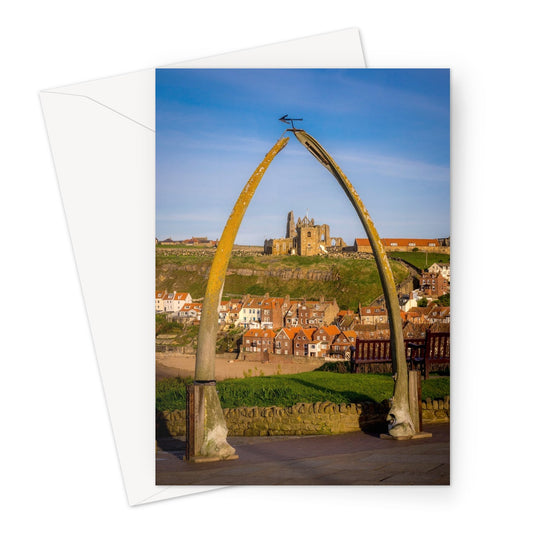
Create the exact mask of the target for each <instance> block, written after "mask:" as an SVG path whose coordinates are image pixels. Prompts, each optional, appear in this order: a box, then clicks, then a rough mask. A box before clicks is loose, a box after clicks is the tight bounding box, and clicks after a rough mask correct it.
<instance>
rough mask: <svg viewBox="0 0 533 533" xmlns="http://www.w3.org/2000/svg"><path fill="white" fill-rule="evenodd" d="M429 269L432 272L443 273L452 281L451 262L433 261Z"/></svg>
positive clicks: (444, 276) (443, 275)
mask: <svg viewBox="0 0 533 533" xmlns="http://www.w3.org/2000/svg"><path fill="white" fill-rule="evenodd" d="M427 270H428V272H431V273H432V274H441V275H442V277H443V278H444V279H445V280H446V281H448V283H449V282H450V263H433V264H432V265H431V266H430V267H429V268H428V269H427Z"/></svg>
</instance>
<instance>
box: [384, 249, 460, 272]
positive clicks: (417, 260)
mask: <svg viewBox="0 0 533 533" xmlns="http://www.w3.org/2000/svg"><path fill="white" fill-rule="evenodd" d="M388 255H390V256H391V257H398V258H399V259H403V260H404V261H405V262H406V263H409V264H410V265H413V266H415V267H417V268H420V269H421V270H425V269H426V268H428V267H430V266H431V265H432V264H433V263H449V262H450V256H449V255H448V254H432V253H428V254H427V257H426V252H391V253H389V254H388Z"/></svg>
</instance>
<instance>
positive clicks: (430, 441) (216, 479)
mask: <svg viewBox="0 0 533 533" xmlns="http://www.w3.org/2000/svg"><path fill="white" fill-rule="evenodd" d="M424 431H428V432H430V433H432V434H433V436H432V437H431V438H427V439H417V440H409V441H395V440H384V439H380V438H379V437H378V436H377V435H370V434H366V433H363V432H362V431H359V432H356V433H347V434H344V435H332V436H322V435H321V436H307V437H233V438H231V437H230V438H228V442H229V443H230V444H231V445H232V446H233V447H234V448H235V449H236V450H237V453H238V455H239V459H237V460H235V461H220V462H214V463H196V464H192V463H187V462H185V461H184V460H183V455H184V452H185V443H184V442H183V440H178V439H166V440H164V441H161V442H160V443H159V444H160V446H161V448H162V450H159V451H158V452H157V455H156V470H157V475H156V477H157V484H158V485H448V484H449V482H450V426H449V424H425V425H424Z"/></svg>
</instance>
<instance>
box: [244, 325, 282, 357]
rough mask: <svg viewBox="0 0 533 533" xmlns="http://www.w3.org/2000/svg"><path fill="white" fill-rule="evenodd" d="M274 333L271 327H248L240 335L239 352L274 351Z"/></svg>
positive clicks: (266, 353) (265, 352)
mask: <svg viewBox="0 0 533 533" xmlns="http://www.w3.org/2000/svg"><path fill="white" fill-rule="evenodd" d="M275 336H276V334H275V333H274V331H272V330H271V329H249V330H248V331H245V333H244V335H243V337H242V346H241V353H242V354H243V355H244V356H245V357H246V354H257V353H260V354H264V355H268V354H269V353H274V338H275Z"/></svg>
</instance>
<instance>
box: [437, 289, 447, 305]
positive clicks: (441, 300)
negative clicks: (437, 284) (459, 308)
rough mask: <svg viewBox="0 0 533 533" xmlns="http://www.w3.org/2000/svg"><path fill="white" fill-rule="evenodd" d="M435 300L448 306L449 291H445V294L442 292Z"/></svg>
mask: <svg viewBox="0 0 533 533" xmlns="http://www.w3.org/2000/svg"><path fill="white" fill-rule="evenodd" d="M437 301H438V302H439V304H440V305H442V306H443V307H450V293H449V292H447V293H446V294H443V295H442V296H439V297H438V298H437Z"/></svg>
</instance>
